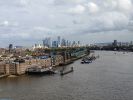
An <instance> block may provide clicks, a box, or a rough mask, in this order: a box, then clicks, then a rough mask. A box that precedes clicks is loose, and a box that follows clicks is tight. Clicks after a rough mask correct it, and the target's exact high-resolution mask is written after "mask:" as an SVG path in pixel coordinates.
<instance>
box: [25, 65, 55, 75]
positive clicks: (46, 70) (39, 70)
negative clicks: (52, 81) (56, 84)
mask: <svg viewBox="0 0 133 100" xmlns="http://www.w3.org/2000/svg"><path fill="white" fill-rule="evenodd" d="M26 73H27V74H55V72H54V70H53V69H52V67H43V66H32V67H29V68H28V69H27V70H26Z"/></svg>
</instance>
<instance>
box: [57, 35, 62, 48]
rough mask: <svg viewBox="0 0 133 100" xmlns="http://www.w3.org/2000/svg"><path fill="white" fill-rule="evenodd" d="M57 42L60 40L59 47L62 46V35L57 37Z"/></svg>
mask: <svg viewBox="0 0 133 100" xmlns="http://www.w3.org/2000/svg"><path fill="white" fill-rule="evenodd" d="M57 42H58V47H60V46H61V37H60V36H58V37H57Z"/></svg>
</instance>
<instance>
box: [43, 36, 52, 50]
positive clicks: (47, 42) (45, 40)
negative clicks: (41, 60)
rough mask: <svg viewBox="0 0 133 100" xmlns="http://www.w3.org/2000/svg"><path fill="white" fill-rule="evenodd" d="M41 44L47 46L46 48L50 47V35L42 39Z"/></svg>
mask: <svg viewBox="0 0 133 100" xmlns="http://www.w3.org/2000/svg"><path fill="white" fill-rule="evenodd" d="M43 46H44V47H48V48H50V47H51V38H50V37H48V38H45V39H44V40H43Z"/></svg>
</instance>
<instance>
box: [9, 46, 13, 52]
mask: <svg viewBox="0 0 133 100" xmlns="http://www.w3.org/2000/svg"><path fill="white" fill-rule="evenodd" d="M12 49H13V44H9V52H11V51H12Z"/></svg>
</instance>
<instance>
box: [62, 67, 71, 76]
mask: <svg viewBox="0 0 133 100" xmlns="http://www.w3.org/2000/svg"><path fill="white" fill-rule="evenodd" d="M73 71H74V70H73V67H71V69H70V70H68V71H64V70H61V71H60V75H61V76H63V75H66V74H68V73H71V72H73Z"/></svg>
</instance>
